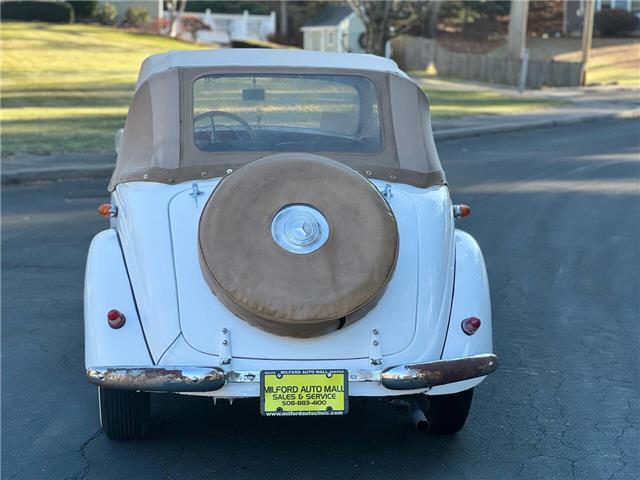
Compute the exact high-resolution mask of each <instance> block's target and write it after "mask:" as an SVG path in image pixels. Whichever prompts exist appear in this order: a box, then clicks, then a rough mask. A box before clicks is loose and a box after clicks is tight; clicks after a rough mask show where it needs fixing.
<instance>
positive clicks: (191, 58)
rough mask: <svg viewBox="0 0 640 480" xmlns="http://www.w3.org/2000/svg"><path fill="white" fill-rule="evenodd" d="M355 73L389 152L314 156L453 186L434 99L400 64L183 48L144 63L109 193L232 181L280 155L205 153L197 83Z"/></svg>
mask: <svg viewBox="0 0 640 480" xmlns="http://www.w3.org/2000/svg"><path fill="white" fill-rule="evenodd" d="M212 74H217V75H239V74H256V75H260V74H262V75H281V74H289V75H305V74H308V75H321V74H329V75H334V76H339V75H351V76H359V77H365V78H367V79H368V80H370V81H371V82H372V83H373V84H374V85H375V90H376V94H377V107H378V111H379V115H380V131H381V136H382V148H380V149H379V150H377V151H375V152H374V153H366V154H365V153H354V152H335V151H313V152H312V153H315V154H318V155H323V156H326V157H329V158H331V159H333V160H336V161H338V162H341V163H344V164H346V165H349V166H350V167H352V168H354V169H355V170H357V171H359V172H361V173H362V174H363V175H365V176H367V177H370V178H377V179H381V180H388V181H393V182H400V183H407V184H410V185H414V186H417V187H428V186H431V185H436V184H442V183H444V182H445V179H444V174H443V172H442V167H441V165H440V161H439V159H438V154H437V152H436V148H435V144H434V141H433V135H432V131H431V116H430V113H429V106H428V103H427V99H426V97H425V95H424V93H423V92H422V90H421V89H420V88H419V86H418V85H416V84H415V83H414V82H413V81H412V80H411V79H410V78H409V77H408V76H407V75H406V74H404V73H403V72H402V71H400V70H399V69H398V67H397V65H396V64H395V62H393V61H391V60H388V59H384V58H381V57H376V56H373V55H359V54H344V53H340V54H337V53H325V52H309V51H302V50H267V49H255V50H254V49H229V50H225V49H220V50H202V51H176V52H168V53H164V54H160V55H154V56H152V57H149V58H148V59H147V60H145V61H144V63H143V64H142V67H141V70H140V74H139V77H138V83H137V85H136V91H135V94H134V97H133V100H132V103H131V106H130V108H129V114H128V116H127V121H126V123H125V127H124V135H123V139H122V146H121V150H120V154H119V156H118V160H117V163H116V168H115V171H114V173H113V176H112V178H111V183H110V185H109V189H110V190H113V189H115V187H116V186H117V185H118V184H119V183H123V182H129V181H153V182H162V183H178V182H183V181H188V180H194V179H204V178H215V177H220V176H224V175H226V174H228V173H230V171H233V170H234V169H236V168H238V167H239V166H241V165H244V164H246V163H248V162H250V161H253V160H256V159H258V158H262V157H264V156H266V155H270V154H273V153H274V151H259V150H252V151H204V150H201V149H200V148H198V146H197V145H196V143H195V140H194V126H193V118H194V113H193V110H194V108H193V105H194V98H193V97H194V88H193V85H194V82H195V81H196V80H197V79H199V78H202V77H204V76H207V75H212Z"/></svg>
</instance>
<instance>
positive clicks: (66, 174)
mask: <svg viewBox="0 0 640 480" xmlns="http://www.w3.org/2000/svg"><path fill="white" fill-rule="evenodd" d="M639 117H640V108H636V109H631V110H622V111H620V112H609V113H598V114H590V115H574V116H569V117H565V118H556V119H549V120H535V121H531V122H526V123H525V122H520V123H508V122H505V123H499V124H497V125H488V126H482V127H465V128H451V129H446V130H435V131H434V132H433V136H434V138H435V139H436V140H453V139H459V138H465V137H475V136H480V135H491V134H496V133H503V132H514V131H518V130H530V129H534V128H544V127H554V126H560V125H573V124H577V123H584V122H591V121H595V120H604V119H627V118H639ZM114 167H115V165H114V164H101V165H87V166H82V167H80V166H73V167H47V168H25V169H16V170H14V171H9V172H4V171H3V172H2V176H1V180H0V181H1V183H2V185H12V184H20V183H29V182H42V181H57V180H67V179H75V178H105V177H109V176H110V175H111V174H112V173H113V168H114Z"/></svg>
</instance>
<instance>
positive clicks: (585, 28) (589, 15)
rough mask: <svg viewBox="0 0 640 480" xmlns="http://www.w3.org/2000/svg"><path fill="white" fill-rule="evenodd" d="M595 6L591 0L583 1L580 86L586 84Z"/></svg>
mask: <svg viewBox="0 0 640 480" xmlns="http://www.w3.org/2000/svg"><path fill="white" fill-rule="evenodd" d="M594 15H595V5H594V1H593V0H584V12H583V18H584V23H583V25H582V67H581V70H580V85H585V84H586V83H587V65H588V63H589V55H590V54H591V39H592V38H593V17H594Z"/></svg>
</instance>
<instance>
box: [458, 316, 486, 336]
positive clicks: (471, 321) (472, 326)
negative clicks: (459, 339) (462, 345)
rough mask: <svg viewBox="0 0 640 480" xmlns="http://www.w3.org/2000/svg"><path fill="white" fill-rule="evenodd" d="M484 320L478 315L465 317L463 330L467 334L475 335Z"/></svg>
mask: <svg viewBox="0 0 640 480" xmlns="http://www.w3.org/2000/svg"><path fill="white" fill-rule="evenodd" d="M481 323H482V322H481V321H480V319H479V318H477V317H469V318H465V319H464V320H463V321H462V331H463V332H464V333H466V334H467V335H473V334H474V333H476V332H477V331H478V329H479V328H480V324H481Z"/></svg>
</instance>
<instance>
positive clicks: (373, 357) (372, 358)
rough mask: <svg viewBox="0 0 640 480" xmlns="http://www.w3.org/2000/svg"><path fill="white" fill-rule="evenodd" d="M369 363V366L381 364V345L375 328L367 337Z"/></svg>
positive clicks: (378, 333)
mask: <svg viewBox="0 0 640 480" xmlns="http://www.w3.org/2000/svg"><path fill="white" fill-rule="evenodd" d="M369 363H371V365H381V364H382V343H381V340H380V332H379V331H378V329H377V328H374V329H373V330H372V331H371V335H370V336H369Z"/></svg>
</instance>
